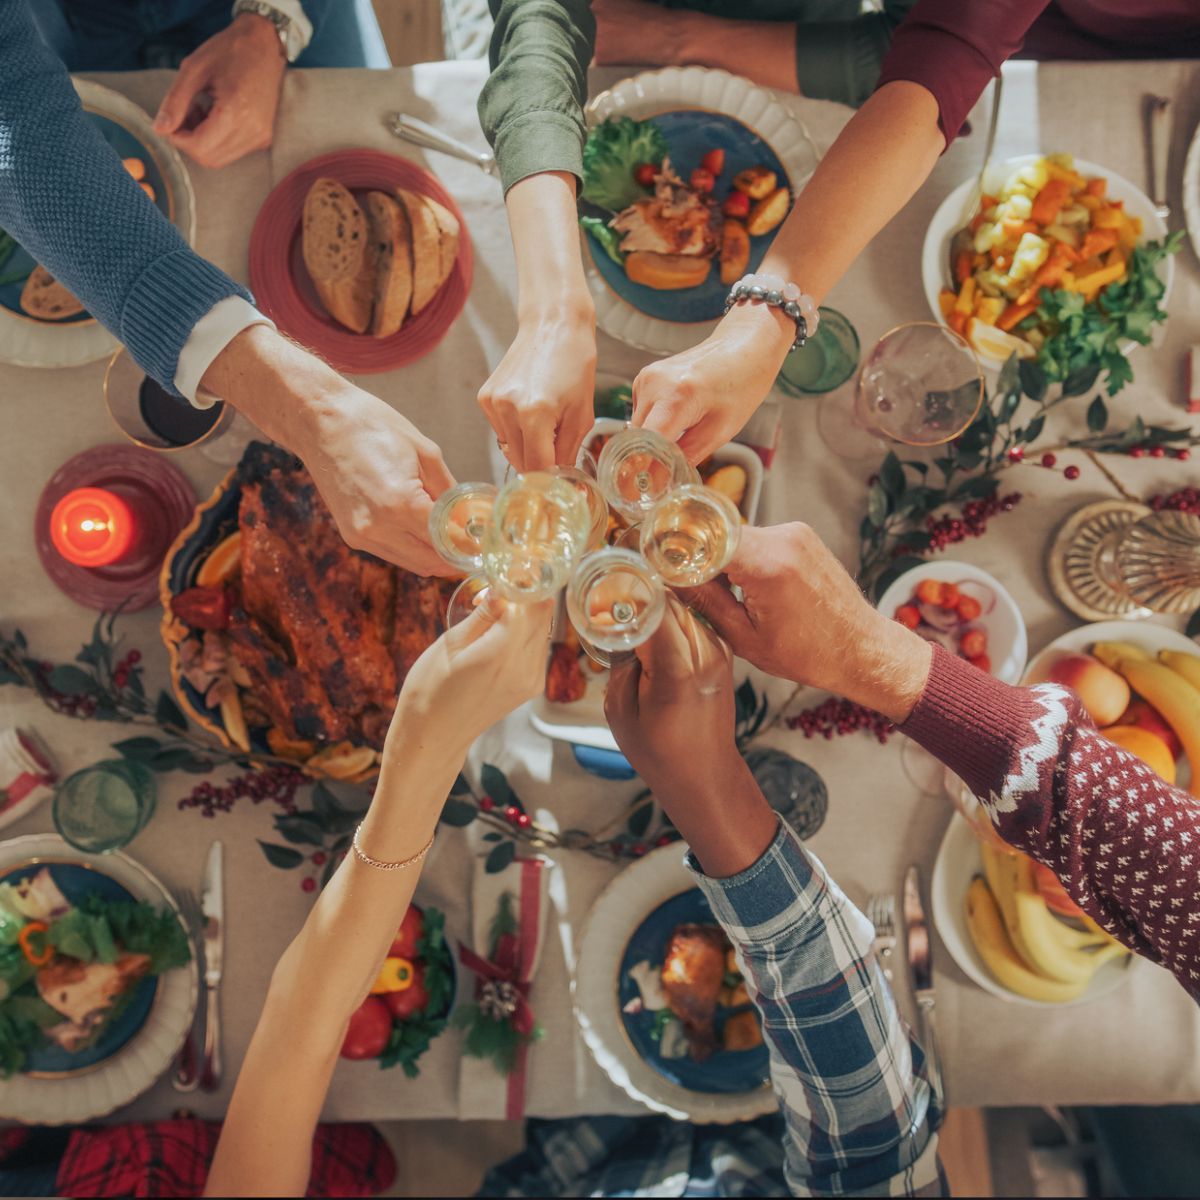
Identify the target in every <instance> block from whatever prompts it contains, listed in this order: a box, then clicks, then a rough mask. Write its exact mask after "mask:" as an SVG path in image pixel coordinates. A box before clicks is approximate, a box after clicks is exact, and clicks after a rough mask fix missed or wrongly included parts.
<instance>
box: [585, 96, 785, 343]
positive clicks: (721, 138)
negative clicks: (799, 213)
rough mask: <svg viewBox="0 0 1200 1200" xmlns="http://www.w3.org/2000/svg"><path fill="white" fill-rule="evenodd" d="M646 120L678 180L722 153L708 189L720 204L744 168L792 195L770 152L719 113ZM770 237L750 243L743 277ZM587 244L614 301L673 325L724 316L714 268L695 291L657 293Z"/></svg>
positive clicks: (756, 265)
mask: <svg viewBox="0 0 1200 1200" xmlns="http://www.w3.org/2000/svg"><path fill="white" fill-rule="evenodd" d="M651 119H652V120H653V121H654V123H655V124H656V125H657V126H658V127H659V128H660V129H661V130H662V131H663V134H664V135H665V137H666V139H667V147H668V153H669V155H670V159H671V165H672V166H673V167H674V168H675V170H676V172H678V174H679V175H680V177H681V178H683V179H687V178H688V177H689V176H690V175H691V173H692V171H693V170H694V169H695V168H696V167H698V166H700V160H701V159H702V158H703V157H704V156H705V154H707V153H708V152H709V151H710V150H716V149H721V150H724V151H725V167H724V170H723V171H722V172H721V174H720V177H719V178H718V179H717V184H716V187H715V188H714V189H713V195H714V196H715V197H716V198H717V201H718V202H719V203H723V202H724V200H725V198H726V197H727V196H728V195H729V193H730V192H731V191H732V190H733V177H734V176H735V175H736V174H737V173H738V172H739V171H744V170H746V169H747V168H749V167H769V168H770V169H771V170H772V171H774V172H775V176H776V180H777V185H776V186H778V187H787V188H788V189H789V190H790V189H791V181H790V180H789V179H788V175H787V172H786V171H785V170H784V169H783V164H782V163H781V162H780V161H779V158H778V156H777V155H776V154H775V151H774V150H772V149H771V147H770V146H769V145H768V144H767V143H766V142H764V141H763V139H762V138H760V137H759V136H758V134H756V133H755V132H754V131H753V130H751V129H749V128H748V127H747V126H745V125H743V124H742V123H741V121H738V120H736V119H735V118H733V117H729V116H725V115H724V114H723V113H711V112H702V111H700V110H698V109H684V110H682V111H679V112H668V113H661V114H659V115H657V116H655V117H653V118H651ZM647 194H648V193H647ZM777 228H778V227H777ZM774 236H775V230H772V231H771V232H770V233H766V234H763V236H762V237H755V238H751V239H750V263H749V266H747V268H746V270H747V271H757V270H758V268H759V266H760V265H761V263H762V260H763V256H764V255H765V254H766V252H767V248H768V247H769V246H770V244H771V239H772V238H773V237H774ZM587 240H588V247H589V249H590V251H591V255H592V261H593V262H594V263H595V264H596V269H597V270H598V271H599V272H600V274H601V275H602V276H603V277H604V281H605V282H606V283H607V284H608V286H609V287H610V288H612V290H613V291H614V292H616V293H617V295H618V296H620V297H621V298H622V299H623V300H625V301H627V302H628V303H629V304H632V305H633V306H634V308H636V309H638V310H639V311H641V312H644V313H645V314H646V315H647V316H651V317H657V318H658V319H659V320H662V321H671V322H674V323H675V324H694V323H697V322H704V321H714V320H716V319H717V318H718V317H720V316H721V314H722V313H723V312H724V311H725V297H726V296H727V295H728V294H729V288H728V287H726V285H725V284H723V283H722V282H721V274H720V269H719V263H718V262H714V263H713V265H712V269H711V270H710V271H709V273H708V279H707V280H705V282H704V283H702V284H700V285H699V287H693V288H680V289H679V290H678V291H667V292H662V291H658V290H656V289H655V288H650V287H646V286H645V285H644V284H640V283H632V282H630V279H629V277H628V276H627V275H626V274H625V268H624V267H622V266H619V265H618V264H617V263H615V262H613V260H612V259H611V258H609V257H608V255H607V254H605V253H604V251H603V249H601V247H600V246H599V244H598V243H597V242H596V239H595V238H594V237H592V236H591V235H590V234H589V235H588V239H587Z"/></svg>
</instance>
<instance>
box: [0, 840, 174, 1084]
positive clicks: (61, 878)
mask: <svg viewBox="0 0 1200 1200" xmlns="http://www.w3.org/2000/svg"><path fill="white" fill-rule="evenodd" d="M43 867H46V868H48V869H49V871H50V875H51V877H52V878H53V879H54V882H55V884H57V886H58V890H59V891H60V892H62V894H63V895H64V896H65V897H66V898H67V899H68V900H69V901H70V902H71V903H72V904H79V903H80V902H81V901H82V900H83V899H84V897H85V896H100V897H102V898H103V899H105V900H136V899H137V897H136V896H134V895H133V894H132V893H130V892H129V891H128V890H127V889H126V888H124V887H122V886H121V884H119V883H118V882H117V881H116V880H115V879H110V878H109V877H108V876H107V875H104V874H102V873H101V872H100V871H98V870H96V869H95V868H94V867H86V866H84V865H83V864H81V863H30V864H28V865H26V866H23V867H16V868H15V869H14V870H11V871H8V872H6V873H5V874H4V875H3V876H0V883H11V884H18V883H21V882H22V881H24V880H26V879H30V878H32V877H33V876H34V875H36V874H37V873H38V872H39V871H40V870H42V868H43ZM157 991H158V979H157V978H156V977H150V976H148V977H145V978H143V979H142V980H141V981H140V982H139V983H138V985H137V987H136V988H135V989H134V992H133V996H132V998H131V999H130V1001H129V1003H128V1005H127V1006H126V1007H125V1009H124V1011H123V1012H122V1013H121V1015H120V1016H119V1017H117V1018H116V1020H114V1021H112V1022H111V1023H110V1024H109V1025H108V1026H107V1027H106V1028H105V1030H104V1032H103V1033H102V1034H101V1035H100V1037H99V1038H98V1039H97V1040H96V1042H95V1043H94V1044H93V1045H91V1046H89V1047H88V1048H87V1049H86V1050H80V1051H79V1052H78V1053H75V1054H71V1053H69V1052H68V1051H66V1050H63V1049H62V1048H61V1047H60V1046H56V1045H54V1044H53V1043H51V1042H47V1043H46V1045H45V1046H44V1047H43V1048H42V1049H40V1050H35V1051H33V1053H31V1054H30V1056H29V1061H28V1063H27V1064H26V1066H25V1070H26V1071H27V1072H30V1073H38V1074H67V1073H71V1072H74V1071H81V1070H85V1069H86V1068H88V1067H94V1066H95V1065H96V1064H97V1063H102V1062H104V1060H105V1059H107V1058H111V1057H112V1056H113V1055H114V1054H116V1052H117V1051H118V1050H120V1049H121V1047H122V1046H124V1045H125V1043H126V1042H128V1041H129V1039H130V1038H132V1037H133V1035H134V1034H135V1033H137V1031H138V1030H139V1029H141V1027H142V1025H143V1024H145V1021H146V1018H147V1017H148V1016H149V1015H150V1009H151V1008H152V1007H153V1005H154V996H155V993H156V992H157Z"/></svg>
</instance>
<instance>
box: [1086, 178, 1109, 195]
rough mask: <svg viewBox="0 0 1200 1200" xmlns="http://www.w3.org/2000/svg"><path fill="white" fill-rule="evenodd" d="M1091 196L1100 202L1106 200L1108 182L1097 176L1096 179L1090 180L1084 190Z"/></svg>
mask: <svg viewBox="0 0 1200 1200" xmlns="http://www.w3.org/2000/svg"><path fill="white" fill-rule="evenodd" d="M1083 190H1084V191H1085V192H1086V193H1087V194H1088V195H1089V196H1095V197H1096V198H1097V199H1099V200H1103V199H1104V194H1105V192H1107V191H1108V180H1107V179H1101V178H1100V176H1098V175H1097V176H1096V178H1095V179H1089V180H1088V181H1087V184H1086V185H1085V186H1084V189H1083Z"/></svg>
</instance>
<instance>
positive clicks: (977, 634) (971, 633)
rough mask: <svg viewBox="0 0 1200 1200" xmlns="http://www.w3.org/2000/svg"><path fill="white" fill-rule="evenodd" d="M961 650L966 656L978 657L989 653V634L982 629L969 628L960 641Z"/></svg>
mask: <svg viewBox="0 0 1200 1200" xmlns="http://www.w3.org/2000/svg"><path fill="white" fill-rule="evenodd" d="M958 648H959V650H961V651H962V653H963V655H964V657H966V658H978V657H979V656H980V655H981V654H986V653H987V648H988V645H987V634H986V633H984V632H983V630H982V629H968V630H967V632H966V633H964V634H963V635H962V640H961V641H960V642H959V643H958Z"/></svg>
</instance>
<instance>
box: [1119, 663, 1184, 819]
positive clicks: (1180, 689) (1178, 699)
mask: <svg viewBox="0 0 1200 1200" xmlns="http://www.w3.org/2000/svg"><path fill="white" fill-rule="evenodd" d="M1116 670H1118V671H1120V673H1121V674H1122V675H1124V676H1125V679H1126V680H1127V681H1128V683H1129V686H1130V687H1131V688H1133V690H1134V691H1135V692H1137V694H1138V695H1139V696H1141V697H1142V698H1143V699H1144V700H1145V701H1146V702H1147V703H1149V704H1152V705H1153V706H1154V707H1155V708H1157V709H1158V711H1159V712H1160V713H1161V714H1162V717H1163V720H1164V721H1166V723H1167V724H1168V725H1170V726H1171V728H1172V729H1173V730H1174V731H1175V736H1176V737H1178V738H1179V741H1180V743H1181V744H1182V746H1183V752H1184V754H1186V755H1187V758H1188V762H1189V763H1191V765H1192V782H1191V784H1190V786H1189V788H1188V790H1189V791H1190V792H1191V794H1192V795H1193V796H1200V688H1195V687H1193V686H1192V685H1191V684H1190V683H1189V682H1188V681H1187V680H1186V679H1185V678H1184V677H1183V676H1182V675H1179V674H1176V672H1175V671H1173V670H1172V669H1171V668H1170V667H1168V666H1165V665H1164V664H1163V663H1161V662H1157V661H1155V660H1154V659H1152V658H1150V659H1148V658H1134V657H1132V656H1125V657H1121V658H1118V659H1117V666H1116Z"/></svg>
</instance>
